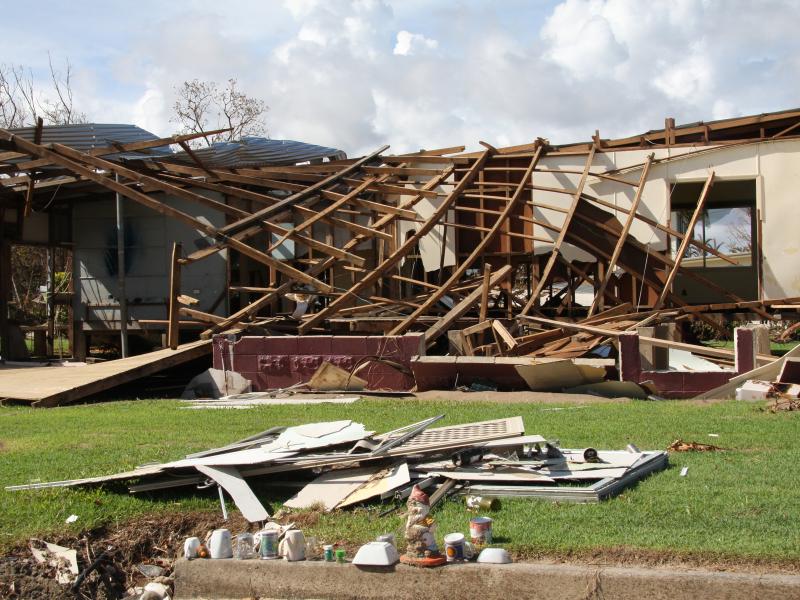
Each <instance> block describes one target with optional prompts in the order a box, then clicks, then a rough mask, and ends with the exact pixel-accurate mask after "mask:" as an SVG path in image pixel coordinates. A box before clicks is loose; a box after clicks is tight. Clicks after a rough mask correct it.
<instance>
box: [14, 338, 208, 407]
mask: <svg viewBox="0 0 800 600" xmlns="http://www.w3.org/2000/svg"><path fill="white" fill-rule="evenodd" d="M210 353H211V343H210V342H209V341H206V340H201V341H199V342H192V343H190V344H183V345H182V346H179V347H178V349H177V350H171V349H169V348H166V349H164V350H156V351H155V352H149V353H147V354H139V355H137V356H130V357H128V358H121V359H118V360H110V361H108V362H103V363H97V364H93V365H86V366H84V367H31V368H26V369H3V370H2V371H1V372H2V376H0V398H7V399H13V400H19V401H23V402H32V403H33V406H36V407H49V406H59V405H63V404H68V403H70V402H75V401H76V400H80V399H82V398H85V397H87V396H90V395H91V394H96V393H98V392H102V391H105V390H108V389H111V388H113V387H115V386H118V385H121V384H123V383H129V382H131V381H135V380H136V379H139V378H141V377H146V376H148V375H152V374H153V373H158V372H159V371H163V370H165V369H169V368H171V367H174V366H176V365H179V364H182V363H185V362H188V361H190V360H194V359H196V358H199V357H201V356H205V355H207V354H210Z"/></svg>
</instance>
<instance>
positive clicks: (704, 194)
mask: <svg viewBox="0 0 800 600" xmlns="http://www.w3.org/2000/svg"><path fill="white" fill-rule="evenodd" d="M713 185H714V171H711V173H710V174H709V176H708V179H706V184H705V185H704V186H703V190H702V191H701V192H700V198H698V200H697V206H696V207H695V209H694V213H692V217H691V219H689V224H688V225H687V227H686V233H685V234H684V236H683V239H682V240H681V245H680V247H679V248H678V252H677V254H676V255H675V263H674V265H673V267H672V269H671V270H670V272H669V275H667V280H666V281H665V282H664V287H663V289H662V290H661V294H660V295H659V296H658V300H657V301H656V303H655V306H653V308H654V309H655V310H658V309H659V308H661V307H662V306H663V305H664V300H666V298H667V294H668V293H670V291H671V289H672V282H673V281H675V276H676V275H677V274H678V269H680V267H681V262H682V261H683V255H684V254H686V249H687V248H688V247H689V240H690V239H691V237H692V232H693V231H694V226H695V224H696V223H697V219H698V218H700V215H702V214H703V208H704V207H705V204H706V198H708V194H709V192H710V191H711V186H713Z"/></svg>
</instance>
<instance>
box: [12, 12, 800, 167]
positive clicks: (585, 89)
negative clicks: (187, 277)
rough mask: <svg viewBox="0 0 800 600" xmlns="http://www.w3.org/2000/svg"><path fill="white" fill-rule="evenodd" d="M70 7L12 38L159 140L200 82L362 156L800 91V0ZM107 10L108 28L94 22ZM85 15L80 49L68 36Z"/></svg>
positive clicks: (24, 57) (645, 122)
mask: <svg viewBox="0 0 800 600" xmlns="http://www.w3.org/2000/svg"><path fill="white" fill-rule="evenodd" d="M89 1H90V0H87V2H89ZM98 6H99V4H98ZM454 6H455V7H457V9H454V8H453V7H454ZM54 10H55V9H54ZM51 12H52V11H51ZM56 12H57V14H56V15H54V16H52V17H50V16H48V15H49V12H48V13H47V15H45V16H42V17H40V18H39V21H37V26H36V28H31V30H30V31H27V32H26V31H17V30H16V29H15V31H13V32H10V33H9V35H10V36H12V37H11V38H9V39H10V40H13V41H15V42H16V41H19V40H24V39H28V38H29V39H32V40H37V44H36V47H50V48H51V50H52V51H53V52H54V55H55V56H56V57H57V58H63V57H67V56H68V57H69V58H70V59H71V60H72V62H73V65H74V67H75V72H76V76H77V75H78V74H80V75H81V77H76V84H77V83H78V82H79V84H80V85H79V86H77V87H76V102H78V101H79V102H80V103H81V104H80V105H78V108H79V109H80V110H83V111H84V112H86V113H87V114H88V116H89V118H90V119H93V120H107V119H108V120H110V119H113V120H115V121H129V122H136V123H137V124H139V125H141V126H143V127H146V128H147V129H150V130H152V131H153V132H154V133H158V134H168V133H172V132H173V131H174V130H175V129H176V125H175V124H174V123H171V122H170V121H169V117H170V112H171V107H172V104H173V101H174V90H175V87H176V86H178V85H180V83H181V82H182V81H184V80H187V79H194V78H199V79H205V80H213V81H218V82H222V81H224V80H226V79H228V78H229V77H235V78H237V79H238V80H239V85H240V87H241V89H242V90H243V91H245V92H246V93H248V94H251V95H254V96H257V97H259V98H262V99H264V101H266V103H267V104H268V105H269V106H270V112H269V115H268V118H269V123H268V124H269V129H270V133H271V135H272V136H273V137H276V138H281V137H285V138H290V139H300V140H305V141H309V142H313V143H319V144H326V145H331V146H337V147H340V148H342V149H344V150H345V151H347V152H348V153H349V154H351V155H353V154H358V153H361V152H366V151H369V150H372V149H374V148H375V147H377V146H379V145H381V144H384V143H388V144H391V146H392V150H391V151H393V152H401V151H405V150H418V149H419V148H422V147H427V148H431V147H435V146H450V145H457V144H466V145H467V146H469V147H472V148H474V147H475V146H476V144H477V141H478V140H479V139H484V140H486V141H488V142H490V143H494V144H499V145H503V144H518V143H524V142H529V141H532V140H533V139H535V138H536V137H537V136H542V137H547V138H549V139H550V140H551V141H553V142H554V143H564V142H572V141H580V140H586V139H588V138H589V136H590V135H591V134H592V133H594V130H595V129H596V128H599V129H600V134H601V135H602V136H604V137H616V136H623V135H629V134H635V133H639V132H641V131H645V130H647V129H651V128H656V127H660V126H661V125H662V124H663V122H664V117H666V116H672V117H675V119H676V121H677V122H678V123H682V122H691V121H696V120H701V119H706V120H708V119H712V118H722V117H725V116H734V115H740V114H748V113H758V112H767V111H772V110H779V109H781V108H790V107H793V106H795V105H796V104H797V98H798V97H800V59H798V58H797V57H798V56H800V39H798V38H797V37H796V35H795V32H794V29H795V28H796V27H795V24H796V23H797V22H798V21H800V3H797V2H793V1H791V0H785V1H783V0H764V2H762V3H753V2H750V1H745V0H725V1H722V0H704V1H702V2H698V1H695V0H671V1H670V2H651V3H645V2H641V0H564V1H563V2H561V3H559V4H557V5H556V6H554V7H552V8H550V7H548V5H545V4H541V3H529V2H527V1H525V0H506V2H505V3H502V4H499V3H492V2H489V1H488V0H486V1H481V0H473V1H469V2H461V3H459V4H457V5H442V4H440V3H438V2H427V1H426V0H413V2H412V1H410V0H403V2H402V3H400V2H399V0H357V1H354V2H340V1H337V0H326V1H324V2H323V1H320V0H290V1H287V2H286V3H285V4H276V3H263V4H259V5H258V6H255V5H254V6H252V7H251V9H250V10H246V6H245V4H244V3H242V0H226V10H224V11H223V10H220V8H219V5H218V3H215V2H213V1H212V0H197V1H196V2H193V3H192V4H190V5H189V8H183V7H182V8H180V9H178V8H172V7H170V6H169V5H163V4H161V3H157V2H153V1H151V0H139V2H137V3H136V5H135V6H132V7H131V9H130V10H129V11H128V13H127V14H126V20H125V23H124V24H120V23H119V22H118V20H115V19H112V18H111V17H110V16H109V15H107V16H100V15H101V13H97V15H98V16H94V15H90V14H89V13H90V12H91V9H90V7H87V8H86V9H85V10H84V11H83V12H84V13H86V14H80V13H81V12H82V11H81V10H77V9H76V10H66V9H63V10H59V11H56ZM106 13H107V11H106V12H102V15H106ZM13 16H14V15H10V17H13ZM90 16H91V17H92V18H96V19H98V21H97V23H98V24H99V25H101V26H98V27H95V28H93V27H91V26H87V22H86V20H87V19H89V18H90ZM767 17H769V18H767ZM48 19H50V20H49V21H48ZM154 19H155V20H154ZM11 20H15V22H19V23H22V24H25V23H27V22H28V21H29V20H30V19H22V18H20V19H11ZM78 23H80V25H81V26H83V27H84V31H86V34H85V35H84V36H82V38H81V39H80V40H76V38H75V36H69V35H66V34H63V35H62V34H61V33H59V32H62V31H74V30H75V29H76V28H77V26H78ZM709 23H713V24H714V26H713V27H709ZM89 24H90V23H89ZM123 25H124V27H123ZM20 27H21V28H22V27H23V25H20ZM114 27H119V29H118V30H115V29H114ZM423 31H424V34H423V33H421V32H423ZM242 32H244V33H242ZM42 40H46V41H47V42H48V44H51V45H49V46H45V45H43V44H44V42H43V41H42ZM6 42H8V41H6ZM0 50H3V53H2V54H3V56H4V60H5V61H6V62H15V63H25V64H31V65H33V66H34V67H35V66H36V65H38V64H40V63H41V56H38V55H36V54H35V52H36V50H35V49H33V48H32V45H27V46H25V45H17V44H15V43H13V44H12V43H4V42H3V40H0ZM37 56H38V58H37ZM42 56H44V58H45V59H46V53H42Z"/></svg>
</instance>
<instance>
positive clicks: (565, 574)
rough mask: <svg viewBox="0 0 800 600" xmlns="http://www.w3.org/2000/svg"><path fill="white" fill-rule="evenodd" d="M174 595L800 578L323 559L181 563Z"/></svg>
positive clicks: (582, 592)
mask: <svg viewBox="0 0 800 600" xmlns="http://www.w3.org/2000/svg"><path fill="white" fill-rule="evenodd" d="M175 598H176V599H177V600H188V599H198V598H203V599H209V600H210V599H234V598H235V599H239V598H326V599H345V598H365V599H387V600H388V599H390V598H391V599H405V598H408V599H414V600H416V599H419V598H431V599H433V598H447V600H461V599H468V598H480V599H481V600H508V599H512V598H519V599H522V598H526V599H528V598H531V599H536V598H541V599H543V600H544V599H546V600H589V599H595V598H596V599H600V598H602V599H604V600H629V599H630V600H634V599H635V600H639V599H642V598H648V599H650V600H675V599H676V598H685V599H689V598H703V599H704V600H717V599H719V600H722V599H725V600H740V599H741V600H751V599H753V598H782V599H800V576H797V575H782V574H774V575H773V574H761V575H755V574H748V573H721V572H712V571H700V570H672V569H643V568H622V567H590V566H584V565H546V564H533V563H518V564H512V565H479V564H474V563H470V564H458V565H447V566H444V567H440V568H437V569H417V568H414V567H409V566H406V565H397V566H396V567H394V568H392V569H389V570H383V569H375V570H365V569H362V568H358V567H355V566H353V565H351V564H337V563H325V562H320V561H302V562H296V563H287V562H285V561H282V560H278V561H263V560H245V561H239V560H233V559H231V560H193V561H187V560H185V559H181V560H179V561H178V563H177V565H176V568H175Z"/></svg>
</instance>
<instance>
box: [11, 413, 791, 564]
mask: <svg viewBox="0 0 800 600" xmlns="http://www.w3.org/2000/svg"><path fill="white" fill-rule="evenodd" d="M179 406H180V404H179V403H177V402H174V401H137V402H114V403H106V404H96V405H85V406H75V407H65V408H55V409H46V410H45V409H40V410H33V409H29V408H2V409H0V458H1V459H2V460H0V481H2V482H3V484H4V485H8V484H20V483H26V482H29V481H32V480H42V481H49V480H59V479H71V478H77V477H85V476H92V475H99V474H107V473H113V472H116V471H120V470H123V469H129V468H132V467H134V466H136V465H139V464H142V463H145V462H149V461H165V460H170V459H176V458H179V457H182V456H183V455H185V454H186V453H188V452H191V451H197V450H201V449H205V448H209V447H212V446H216V445H221V444H224V443H226V442H229V441H233V440H235V439H238V438H242V437H245V436H247V435H250V434H252V433H255V432H257V431H261V430H264V429H266V428H268V427H271V426H274V425H296V424H301V423H306V422H312V421H321V420H335V419H340V418H343V417H345V416H346V417H347V418H351V419H353V420H357V421H360V422H363V423H364V424H365V425H366V426H367V427H368V428H370V429H375V430H378V431H383V430H388V429H391V428H395V427H398V426H401V425H404V424H407V423H410V422H413V421H418V420H421V419H422V418H424V417H427V416H432V415H435V414H439V413H445V414H446V415H447V417H446V418H445V419H444V420H443V421H442V422H440V424H442V425H444V424H455V423H461V422H468V421H479V420H485V419H491V418H499V417H508V416H513V415H522V416H523V418H524V420H525V425H526V432H527V433H539V434H542V435H544V436H546V437H555V438H559V439H560V440H561V442H562V445H563V446H565V447H585V446H594V447H596V448H606V449H621V448H624V447H625V445H626V444H627V443H628V442H633V443H635V444H636V445H637V446H639V447H640V448H642V449H664V448H665V447H666V446H667V445H668V444H669V443H671V442H672V441H673V440H675V439H676V438H683V439H684V440H694V441H699V442H706V443H712V444H716V445H719V446H723V447H725V448H728V449H730V450H729V451H725V452H705V453H680V454H673V455H671V456H670V461H671V467H670V468H669V469H667V470H666V471H664V472H661V473H658V474H655V475H653V476H651V477H650V478H648V479H647V480H645V481H643V482H642V483H640V484H639V485H638V486H636V487H635V488H632V489H629V490H627V491H625V492H624V493H623V494H622V495H621V496H619V497H617V498H614V499H612V500H610V501H607V502H604V503H602V504H598V505H571V504H551V503H548V502H544V501H536V500H527V499H515V500H504V501H503V504H502V509H501V510H500V511H498V512H496V513H494V514H493V515H492V516H493V517H494V519H495V527H494V531H495V537H496V538H498V541H499V542H500V543H502V544H503V545H505V546H506V547H508V548H509V549H511V550H512V551H515V552H519V553H523V554H525V553H527V554H538V555H542V554H547V553H554V554H563V553H567V552H582V551H592V550H596V549H604V548H626V549H641V550H646V551H666V552H667V553H669V554H671V555H674V556H681V555H702V556H709V557H715V556H716V557H720V558H730V559H755V560H766V561H778V562H785V561H791V560H796V559H798V558H800V523H799V522H798V519H797V511H798V507H800V485H798V483H799V481H798V469H797V465H798V464H800V443H798V438H797V431H798V422H799V421H798V419H800V415H798V414H794V413H784V414H772V413H770V412H768V411H764V410H763V407H762V406H761V405H754V404H748V403H737V402H726V403H711V404H697V403H693V402H688V401H683V402H681V401H669V402H668V401H664V402H624V403H598V404H592V405H568V404H565V405H553V404H499V403H471V402H470V403H467V402H418V401H400V400H367V401H359V402H357V403H355V404H352V405H347V406H342V405H313V406H275V407H260V408H257V409H253V410H243V411H239V410H230V411H213V410H208V411H202V410H200V411H195V410H180V409H179ZM709 433H715V434H718V435H719V437H713V438H712V437H709V436H708V434H709ZM684 466H687V467H689V470H688V475H687V476H686V477H680V476H679V471H680V468H681V467H684ZM256 489H257V490H258V491H259V493H260V495H261V497H262V499H263V500H265V501H267V502H270V503H271V504H272V506H273V508H274V509H277V508H278V507H279V505H280V502H281V501H282V500H285V499H286V497H287V495H288V492H285V491H282V492H281V493H280V494H277V495H276V493H275V492H274V491H269V490H262V489H259V488H256ZM184 490H185V491H184V492H180V493H173V494H171V495H153V496H149V495H139V496H132V495H130V494H128V493H127V491H126V489H125V488H118V489H74V490H66V489H54V490H42V491H30V492H6V491H0V507H2V510H0V536H2V537H0V549H2V548H3V547H5V548H7V547H9V546H10V545H12V544H15V543H18V542H19V541H21V540H24V539H26V538H27V537H30V536H32V535H46V534H47V533H48V532H53V531H65V530H67V531H70V530H71V531H74V532H78V531H80V530H83V529H88V528H92V527H95V526H97V525H101V524H113V523H117V522H124V521H126V520H128V519H130V518H132V517H135V516H137V515H143V514H146V513H153V512H160V511H184V510H189V509H208V510H218V501H217V499H216V494H215V492H214V491H210V490H207V491H197V490H193V489H192V488H184ZM383 508H385V507H384V506H377V507H374V508H370V509H366V510H365V509H360V510H356V511H351V512H343V513H338V514H331V515H324V516H322V518H320V519H319V521H317V522H316V523H315V524H314V526H313V527H311V528H309V529H308V530H307V531H306V533H307V534H311V535H317V536H318V537H320V538H322V539H325V540H326V541H339V540H343V541H348V542H350V543H351V544H354V543H361V542H364V541H366V540H368V539H370V538H372V537H374V536H375V535H378V534H381V533H385V532H387V531H395V532H397V533H398V534H399V533H400V532H401V528H402V518H401V516H399V515H397V514H396V515H394V516H390V517H384V518H378V517H377V514H378V512H380V511H381V510H382V509H383ZM73 513H74V514H76V515H78V516H79V519H78V521H77V522H76V523H74V524H72V525H65V523H64V519H66V517H67V516H69V515H70V514H73ZM435 514H436V518H437V520H438V523H439V530H438V536H439V538H441V536H443V535H444V534H445V533H448V532H450V531H463V532H466V531H467V528H468V526H467V521H468V518H469V513H467V512H466V511H465V508H464V505H463V500H460V501H456V500H455V499H453V500H452V501H448V502H446V503H445V504H444V505H443V506H441V507H440V508H439V509H438V510H437V511H436V513H435Z"/></svg>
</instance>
